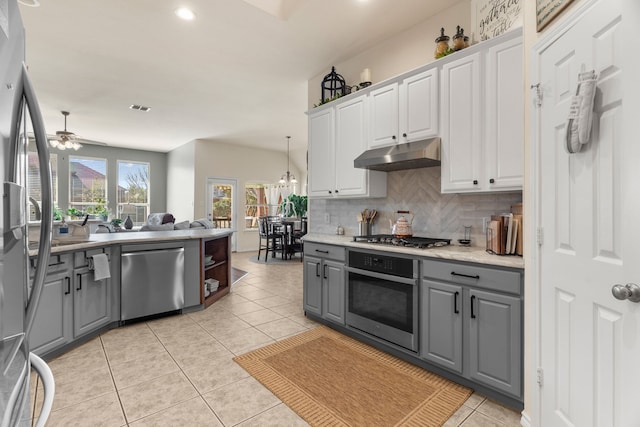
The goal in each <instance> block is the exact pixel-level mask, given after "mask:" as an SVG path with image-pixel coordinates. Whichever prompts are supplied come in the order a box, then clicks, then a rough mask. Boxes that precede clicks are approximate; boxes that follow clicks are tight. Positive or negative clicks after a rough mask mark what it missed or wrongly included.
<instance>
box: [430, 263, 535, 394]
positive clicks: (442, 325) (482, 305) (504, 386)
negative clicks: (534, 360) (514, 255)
mask: <svg viewBox="0 0 640 427" xmlns="http://www.w3.org/2000/svg"><path fill="white" fill-rule="evenodd" d="M422 276H423V278H422V281H421V324H420V357H422V358H423V359H425V360H428V361H429V362H431V363H434V364H437V365H439V366H442V367H445V368H447V369H448V370H451V371H453V372H456V373H458V374H461V375H462V376H463V377H466V378H469V379H471V380H473V381H474V382H476V383H481V384H483V385H486V386H489V387H491V388H493V389H496V390H499V391H501V392H503V393H506V394H508V395H511V396H514V397H516V398H518V399H519V398H521V397H522V368H523V362H522V324H523V323H522V322H523V320H522V293H523V289H522V274H521V272H520V271H515V270H508V269H505V270H501V269H494V268H490V267H485V266H482V267H480V266H478V265H475V264H468V263H453V262H445V261H432V260H423V262H422Z"/></svg>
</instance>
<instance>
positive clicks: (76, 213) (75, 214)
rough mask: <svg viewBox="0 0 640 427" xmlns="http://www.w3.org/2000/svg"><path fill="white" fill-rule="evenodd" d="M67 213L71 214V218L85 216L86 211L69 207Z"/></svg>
mask: <svg viewBox="0 0 640 427" xmlns="http://www.w3.org/2000/svg"><path fill="white" fill-rule="evenodd" d="M67 215H69V218H70V219H79V218H82V217H83V216H84V213H82V211H79V210H78V209H76V208H69V209H67Z"/></svg>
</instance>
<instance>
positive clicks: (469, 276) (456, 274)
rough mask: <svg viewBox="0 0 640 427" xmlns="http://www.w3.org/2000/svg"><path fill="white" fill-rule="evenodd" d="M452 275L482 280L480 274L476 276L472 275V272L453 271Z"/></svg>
mask: <svg viewBox="0 0 640 427" xmlns="http://www.w3.org/2000/svg"><path fill="white" fill-rule="evenodd" d="M451 275H452V276H460V277H468V278H469V279H476V280H480V276H478V275H477V274H476V275H475V276H471V275H470V274H462V273H456V272H455V271H452V272H451Z"/></svg>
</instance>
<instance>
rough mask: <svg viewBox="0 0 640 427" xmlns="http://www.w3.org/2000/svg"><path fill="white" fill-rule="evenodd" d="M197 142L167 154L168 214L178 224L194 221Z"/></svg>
mask: <svg viewBox="0 0 640 427" xmlns="http://www.w3.org/2000/svg"><path fill="white" fill-rule="evenodd" d="M195 146H196V144H195V142H193V141H192V142H189V143H187V144H184V145H182V146H180V147H178V148H176V149H175V150H173V151H171V152H169V153H168V154H167V212H171V213H172V214H173V216H174V217H175V218H176V221H177V222H180V221H184V220H189V221H193V220H194V219H196V218H194V209H193V207H194V200H195V193H194V184H195V168H194V158H195V154H194V153H195Z"/></svg>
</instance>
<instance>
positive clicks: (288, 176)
mask: <svg viewBox="0 0 640 427" xmlns="http://www.w3.org/2000/svg"><path fill="white" fill-rule="evenodd" d="M290 138H291V137H290V136H287V172H286V173H283V174H282V176H281V177H280V181H278V183H279V184H282V185H289V184H297V183H298V180H297V179H296V177H295V175H294V174H292V173H291V172H289V139H290Z"/></svg>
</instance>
